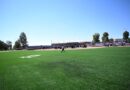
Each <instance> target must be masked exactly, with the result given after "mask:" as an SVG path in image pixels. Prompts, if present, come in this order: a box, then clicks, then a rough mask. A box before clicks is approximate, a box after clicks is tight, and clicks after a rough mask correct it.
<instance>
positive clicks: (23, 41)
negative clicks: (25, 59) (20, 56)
mask: <svg viewBox="0 0 130 90" xmlns="http://www.w3.org/2000/svg"><path fill="white" fill-rule="evenodd" d="M27 43H28V42H27V37H26V34H25V33H24V32H21V34H20V36H19V38H18V40H16V41H15V44H14V46H13V48H12V42H11V41H6V43H5V42H4V41H1V40H0V50H11V49H25V48H26V47H27V46H28V44H27Z"/></svg>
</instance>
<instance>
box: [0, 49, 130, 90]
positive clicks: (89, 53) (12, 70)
mask: <svg viewBox="0 0 130 90" xmlns="http://www.w3.org/2000/svg"><path fill="white" fill-rule="evenodd" d="M28 55H40V56H38V57H33V58H20V57H22V56H28ZM0 90H130V47H112V48H100V49H84V50H67V51H65V52H64V53H61V52H60V51H11V52H0Z"/></svg>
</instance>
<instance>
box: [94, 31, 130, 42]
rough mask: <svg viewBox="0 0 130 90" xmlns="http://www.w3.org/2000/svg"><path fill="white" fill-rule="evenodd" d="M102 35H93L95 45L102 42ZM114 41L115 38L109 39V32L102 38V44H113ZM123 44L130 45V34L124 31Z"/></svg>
mask: <svg viewBox="0 0 130 90" xmlns="http://www.w3.org/2000/svg"><path fill="white" fill-rule="evenodd" d="M99 39H100V34H99V33H95V34H94V35H93V41H92V42H93V44H95V43H99V42H100V40H99ZM113 41H114V39H113V38H110V39H109V33H108V32H104V33H103V36H102V43H107V42H110V43H112V42H113ZM123 42H126V43H130V38H129V32H128V31H124V32H123Z"/></svg>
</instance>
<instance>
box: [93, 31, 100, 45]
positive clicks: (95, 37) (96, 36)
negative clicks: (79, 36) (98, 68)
mask: <svg viewBox="0 0 130 90" xmlns="http://www.w3.org/2000/svg"><path fill="white" fill-rule="evenodd" d="M99 37H100V34H99V33H95V34H94V35H93V43H98V42H100V40H99Z"/></svg>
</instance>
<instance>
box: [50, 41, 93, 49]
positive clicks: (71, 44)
mask: <svg viewBox="0 0 130 90" xmlns="http://www.w3.org/2000/svg"><path fill="white" fill-rule="evenodd" d="M88 45H89V46H90V45H91V42H67V43H53V44H52V45H51V46H52V47H53V48H61V47H62V46H64V47H65V48H76V47H87V46H88Z"/></svg>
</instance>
